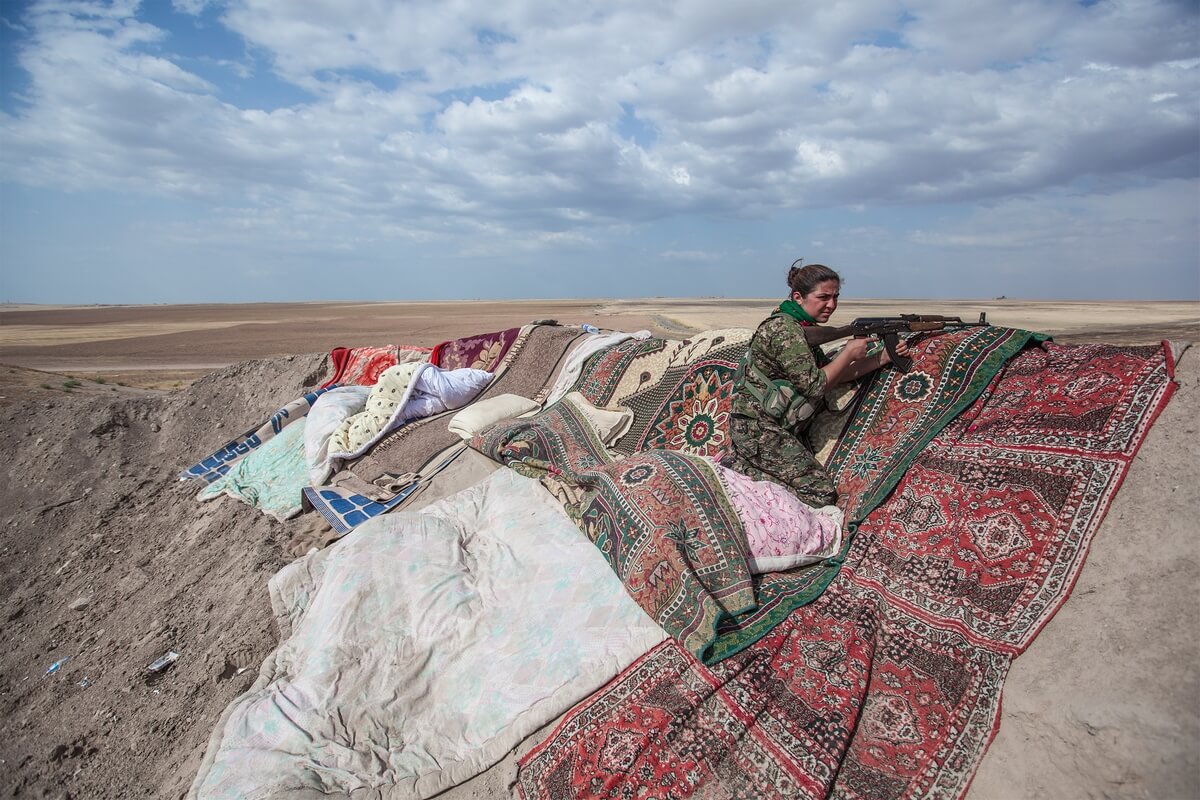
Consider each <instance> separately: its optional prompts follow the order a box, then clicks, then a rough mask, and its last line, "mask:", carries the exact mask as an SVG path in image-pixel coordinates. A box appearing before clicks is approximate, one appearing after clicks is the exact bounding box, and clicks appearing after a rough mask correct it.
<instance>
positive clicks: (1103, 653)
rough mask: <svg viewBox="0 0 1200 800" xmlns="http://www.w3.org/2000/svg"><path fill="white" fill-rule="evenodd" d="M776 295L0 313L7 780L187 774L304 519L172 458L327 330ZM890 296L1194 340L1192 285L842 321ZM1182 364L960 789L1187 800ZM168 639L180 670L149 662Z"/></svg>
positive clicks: (1196, 664)
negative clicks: (204, 484)
mask: <svg viewBox="0 0 1200 800" xmlns="http://www.w3.org/2000/svg"><path fill="white" fill-rule="evenodd" d="M772 305H773V301H771V300H742V299H738V300H728V299H719V298H697V299H684V300H675V299H663V298H651V299H645V300H545V301H540V300H539V301H506V302H484V301H478V302H466V303H392V302H383V303H357V302H336V303H334V302H327V303H278V304H237V305H189V306H168V305H156V306H74V307H68V306H57V307H50V306H3V307H0V420H3V426H2V427H0V453H2V454H3V468H2V469H0V618H2V619H3V620H4V623H3V629H2V630H3V634H2V635H3V647H2V648H0V792H3V794H4V796H10V797H57V798H68V797H69V798H92V797H114V798H117V797H180V796H182V795H183V794H184V793H185V792H186V790H187V788H188V786H189V785H190V783H191V780H192V778H193V777H194V775H195V772H196V770H197V768H198V766H199V763H200V759H201V757H202V755H203V752H204V748H205V746H206V744H207V741H208V738H209V735H210V734H211V732H212V729H213V727H214V726H215V724H216V722H217V719H218V717H219V715H220V713H221V711H222V709H223V708H224V707H225V706H226V705H227V704H228V703H229V701H230V700H232V699H233V698H234V697H236V696H237V695H238V694H240V693H241V692H243V691H245V689H246V688H247V687H248V686H249V685H250V683H251V682H252V680H253V676H254V674H255V672H256V669H257V666H258V664H259V663H260V662H261V661H262V659H263V658H264V657H265V656H266V654H267V653H268V652H269V651H270V650H272V649H273V648H274V647H275V646H276V644H277V643H278V634H277V631H276V628H275V625H274V621H273V620H272V618H271V611H270V606H269V603H268V600H267V589H266V583H267V579H268V578H269V577H270V576H271V575H272V574H273V573H274V572H275V571H277V570H278V569H279V568H280V567H282V566H283V565H284V564H285V563H286V562H287V561H288V560H290V559H291V558H292V556H291V555H289V548H288V543H289V540H290V539H291V537H292V536H293V533H294V531H293V530H292V529H291V528H289V523H279V522H277V521H275V520H273V519H270V518H268V517H265V516H263V515H260V514H258V513H257V512H255V511H254V510H252V509H250V508H248V507H246V506H243V505H240V504H238V503H236V502H235V501H233V500H231V499H229V498H224V499H222V500H219V501H216V502H213V503H207V504H203V505H201V504H199V503H196V502H195V501H194V499H193V498H194V495H195V494H196V492H197V491H198V489H197V487H195V486H192V485H190V484H180V483H179V482H178V481H177V480H176V474H177V472H178V470H179V469H180V468H182V467H185V466H187V464H189V463H191V462H193V461H195V460H196V459H198V458H200V457H203V456H204V455H207V454H208V453H209V452H211V451H212V450H214V449H215V448H216V447H218V446H220V445H221V444H223V443H224V442H225V441H227V440H228V439H229V438H230V437H231V436H233V435H236V434H237V433H239V432H241V431H243V430H245V429H247V428H249V427H251V426H253V425H256V424H257V423H259V422H261V420H262V419H263V418H264V417H265V416H266V415H267V414H269V413H270V412H271V411H273V410H274V409H275V408H277V407H279V406H280V405H282V404H283V403H285V402H287V401H289V400H291V399H292V398H294V397H296V396H298V395H299V394H302V393H303V391H304V390H305V389H306V388H311V387H312V386H314V385H316V384H319V383H320V382H322V381H323V379H324V375H325V373H326V370H327V367H328V359H327V354H328V352H329V350H330V349H332V348H333V347H337V346H345V347H355V346H363V345H381V344H393V343H401V344H411V345H421V346H427V347H431V346H433V345H435V344H437V343H438V342H441V341H444V340H447V339H451V338H456V337H460V336H465V335H470V334H473V333H479V332H485V331H494V330H500V329H503V328H508V327H513V326H516V325H521V324H525V323H527V322H530V321H532V320H535V319H557V320H559V321H561V322H564V323H571V324H579V323H591V324H593V325H596V326H597V327H601V328H611V329H621V330H631V331H632V330H638V329H642V328H646V329H649V330H651V331H652V332H653V333H655V334H658V335H665V336H670V337H675V338H685V337H686V336H687V335H688V334H689V333H692V332H695V331H699V330H704V329H712V328H726V327H753V326H754V325H756V324H757V322H758V321H760V320H761V319H762V318H763V317H764V316H765V315H766V314H767V313H769V311H770V309H771V307H772ZM894 313H925V314H946V315H950V316H961V317H962V318H963V319H965V320H974V319H977V318H978V316H979V314H980V313H985V314H986V315H987V319H988V321H989V322H991V323H993V324H997V325H1004V326H1009V327H1017V328H1025V329H1029V330H1036V331H1039V332H1042V333H1047V334H1050V335H1052V336H1053V337H1054V338H1055V340H1056V341H1058V342H1060V343H1082V342H1106V343H1110V344H1122V345H1125V344H1150V343H1155V342H1159V341H1162V340H1164V339H1166V340H1171V341H1172V342H1175V343H1184V342H1200V303H1195V302H1129V303H1120V304H1116V303H1092V302H1050V301H1044V302H1043V301H1017V300H988V301H977V300H963V301H953V302H951V301H944V300H938V301H932V300H931V301H919V300H855V299H849V300H845V301H844V302H843V304H842V307H841V309H840V310H839V312H838V314H837V316H836V317H835V318H834V320H833V322H834V323H845V322H848V321H850V320H852V319H854V318H855V317H859V316H879V315H885V314H894ZM1176 379H1177V381H1178V383H1179V390H1178V391H1177V392H1176V394H1175V396H1174V398H1173V399H1172V400H1171V402H1170V404H1169V405H1168V407H1167V408H1166V410H1165V411H1164V413H1163V414H1162V416H1161V417H1160V418H1159V419H1158V421H1157V422H1156V423H1155V425H1154V427H1153V428H1152V429H1151V431H1150V433H1149V436H1148V438H1147V440H1146V442H1145V444H1144V445H1143V447H1142V449H1141V451H1140V452H1139V454H1138V455H1137V457H1136V458H1135V460H1134V463H1133V465H1132V468H1131V469H1130V472H1129V475H1128V477H1127V479H1126V481H1125V483H1124V485H1123V486H1122V488H1121V490H1120V491H1119V492H1118V494H1117V497H1116V500H1115V502H1114V503H1113V505H1112V507H1111V509H1110V511H1109V513H1108V516H1107V518H1106V520H1105V522H1104V524H1103V525H1102V526H1101V528H1100V530H1099V531H1098V533H1097V534H1096V537H1095V539H1094V540H1093V542H1092V546H1091V551H1090V554H1089V556H1088V559H1087V562H1086V564H1085V566H1084V569H1083V571H1082V573H1081V575H1080V577H1079V579H1078V582H1077V583H1076V586H1075V588H1074V591H1073V592H1072V595H1071V597H1070V598H1069V600H1068V601H1067V603H1066V604H1065V605H1064V606H1063V608H1062V609H1061V610H1060V611H1059V612H1058V614H1057V615H1056V616H1055V617H1054V618H1053V619H1052V620H1051V622H1050V623H1049V624H1048V625H1047V626H1046V628H1045V629H1044V630H1043V631H1042V632H1041V634H1040V635H1039V636H1038V638H1037V639H1036V640H1035V641H1034V643H1033V645H1032V646H1031V648H1030V649H1029V650H1028V651H1027V652H1026V653H1024V654H1023V655H1021V656H1020V657H1019V658H1018V659H1017V660H1016V661H1015V662H1014V665H1013V667H1012V670H1011V672H1010V674H1009V676H1008V679H1007V682H1006V684H1005V688H1004V699H1003V706H1002V709H1001V712H1000V728H999V733H998V735H997V736H996V739H995V740H994V741H993V742H992V744H991V746H990V748H989V750H988V752H987V754H986V755H985V757H984V759H983V761H982V764H981V766H980V769H979V771H978V773H977V775H976V778H975V781H974V783H973V784H972V786H971V788H970V790H969V792H968V794H967V797H968V798H971V800H1006V799H1007V798H1040V797H1047V798H1080V799H1081V800H1082V798H1189V797H1197V796H1200V637H1198V636H1197V634H1196V619H1197V618H1200V592H1198V591H1197V589H1196V587H1197V585H1200V537H1198V536H1197V531H1198V530H1200V527H1198V526H1197V522H1196V520H1197V519H1200V501H1198V500H1197V496H1198V491H1197V490H1198V489H1200V435H1198V432H1197V428H1198V426H1200V353H1198V352H1194V351H1185V352H1184V353H1183V355H1182V357H1181V358H1180V359H1179V362H1178V365H1177V374H1176ZM291 522H292V523H296V522H297V521H296V520H293V521H291ZM168 650H174V651H177V652H179V653H180V659H179V661H178V662H177V664H175V665H174V666H173V668H172V669H170V670H169V671H167V672H166V673H164V674H163V675H162V676H161V678H157V679H148V678H147V676H146V665H147V664H148V663H150V662H151V661H152V660H154V659H155V658H156V657H158V656H160V655H162V654H163V653H164V652H166V651H168ZM55 665H57V666H55ZM548 732H549V731H548V729H544V730H543V731H541V732H539V733H538V734H536V735H535V736H533V737H530V739H529V740H527V741H526V742H525V743H524V744H522V745H521V746H520V747H519V748H517V750H516V751H515V752H514V753H510V754H509V755H508V756H507V757H506V758H505V759H504V760H503V761H502V762H501V763H500V764H498V765H497V766H496V767H494V768H493V769H491V770H489V771H488V772H486V773H484V774H482V775H480V776H478V777H476V778H475V779H473V780H471V781H469V782H467V783H465V784H463V785H461V786H459V787H455V788H454V789H451V790H449V791H448V792H446V793H445V794H444V797H447V798H491V797H505V796H508V793H507V783H508V780H509V779H510V778H511V776H512V773H513V770H514V769H515V758H516V756H517V755H519V754H520V753H521V752H523V751H524V750H526V749H528V748H529V747H531V746H532V745H533V744H535V743H536V742H537V741H539V740H540V739H541V738H544V736H545V735H546V734H547V733H548Z"/></svg>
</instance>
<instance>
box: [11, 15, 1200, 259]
mask: <svg viewBox="0 0 1200 800" xmlns="http://www.w3.org/2000/svg"><path fill="white" fill-rule="evenodd" d="M173 6H174V8H176V9H177V10H178V11H180V12H183V13H185V14H191V15H198V14H200V13H202V12H205V11H206V10H214V9H215V10H216V12H217V17H218V19H219V20H220V21H221V24H223V25H225V26H226V27H227V28H228V31H231V32H233V33H235V34H237V35H239V36H241V37H243V39H244V41H245V43H246V46H247V48H248V49H249V50H251V51H253V52H254V53H255V54H256V55H257V56H258V61H259V63H260V64H263V65H269V67H270V68H272V69H274V70H275V77H276V78H277V79H278V80H281V81H284V82H290V83H291V84H294V85H295V86H297V87H301V88H303V89H304V90H306V91H307V92H309V93H310V95H311V99H309V100H306V101H304V102H297V103H294V104H291V105H289V106H286V107H283V108H277V109H275V110H269V109H271V108H273V106H271V105H269V104H266V103H262V104H258V105H259V107H255V105H256V104H255V103H254V102H253V101H251V100H241V101H239V103H240V105H239V104H235V103H234V102H232V101H231V100H229V99H228V98H229V97H232V96H239V97H241V96H249V95H237V94H236V93H233V92H230V91H227V90H228V89H229V87H230V86H231V85H234V84H233V83H226V82H236V81H239V80H240V81H251V80H252V79H253V78H254V76H253V75H251V74H250V71H249V70H248V69H246V68H245V66H244V65H243V66H242V67H240V68H239V69H237V70H234V71H231V72H229V73H225V74H222V75H221V77H217V76H216V75H214V74H209V73H205V75H204V76H202V75H200V74H198V73H197V72H196V71H194V70H193V71H190V70H189V69H188V65H189V64H199V63H200V61H201V60H199V59H193V60H190V61H189V60H186V59H183V58H180V57H178V56H177V55H176V53H177V52H178V43H179V40H178V36H179V35H180V34H178V33H171V32H168V31H164V30H160V29H158V28H156V27H154V26H152V25H149V24H147V23H145V22H143V21H140V20H139V19H138V17H137V12H138V5H137V3H135V2H132V0H129V1H127V2H117V3H113V4H99V3H91V2H72V0H54V1H53V2H41V3H36V4H35V5H33V6H31V7H30V9H29V10H28V11H27V12H26V13H25V14H24V15H23V16H22V17H21V18H20V19H19V20H11V24H13V25H21V26H23V27H25V28H26V29H28V31H29V34H28V35H27V36H26V37H25V38H24V39H22V40H21V44H20V50H19V60H20V64H21V67H22V68H23V69H24V70H25V71H26V72H27V73H28V75H29V84H28V87H27V88H25V89H23V90H22V96H21V101H22V102H20V103H19V104H17V105H16V106H15V107H14V110H13V111H11V112H9V113H4V112H0V179H7V180H9V181H15V182H19V183H22V184H26V185H33V186H45V187H52V188H65V189H69V190H77V189H88V188H105V189H117V190H133V191H137V192H141V193H145V194H149V195H156V194H158V195H167V196H188V197H199V198H205V199H206V200H207V202H209V203H211V205H212V206H214V207H216V208H231V207H236V208H238V209H241V211H240V212H239V213H241V214H242V215H243V217H244V219H245V222H246V228H245V230H246V231H259V232H261V231H263V230H266V229H269V230H273V231H278V232H280V233H279V236H280V237H290V236H295V237H297V238H296V239H294V240H293V241H312V240H313V239H316V238H321V237H326V238H328V239H329V240H330V241H333V240H337V241H342V237H341V236H339V235H338V234H337V233H336V231H335V228H336V227H337V226H338V225H342V226H345V228H346V231H347V232H346V233H345V234H344V236H345V241H346V242H348V244H347V246H353V243H354V242H356V241H361V240H362V239H363V238H370V239H372V240H375V239H378V238H388V237H395V238H396V239H399V240H404V241H417V240H420V241H447V240H452V239H453V237H454V236H455V235H456V233H458V234H462V235H470V236H472V237H477V241H479V240H492V239H494V240H495V241H497V242H499V241H502V240H503V239H504V238H505V237H511V236H513V235H514V234H520V235H521V236H520V238H521V240H522V241H523V242H530V243H536V246H538V247H543V246H554V245H555V244H560V245H561V244H564V243H567V244H570V245H571V246H575V245H581V246H588V245H590V243H592V242H594V241H595V238H596V237H599V236H602V235H603V234H602V230H603V229H605V228H611V227H612V226H631V225H632V226H636V225H639V224H643V223H646V222H648V221H653V220H658V219H663V218H666V217H672V216H678V215H687V214H703V215H707V216H708V217H710V218H713V217H715V218H732V217H744V216H758V217H767V216H770V215H772V214H776V213H779V212H781V211H785V210H787V209H796V208H822V207H853V206H859V207H871V208H879V207H881V206H886V205H888V204H895V205H898V206H899V205H911V204H922V203H928V204H946V203H953V202H990V201H995V202H1000V201H1003V200H1004V199H1005V198H1020V197H1026V196H1030V195H1037V194H1038V193H1043V192H1046V191H1049V190H1054V191H1055V192H1057V193H1056V194H1052V195H1048V196H1051V197H1054V198H1056V201H1057V198H1060V197H1061V196H1062V194H1061V192H1062V191H1063V190H1065V189H1067V188H1068V187H1073V186H1078V185H1080V184H1081V183H1088V182H1096V181H1098V182H1103V183H1105V184H1106V185H1110V186H1113V187H1121V186H1125V187H1129V186H1139V185H1146V184H1152V183H1154V182H1155V181H1160V180H1164V179H1171V178H1178V177H1180V176H1192V175H1195V173H1196V170H1197V142H1196V131H1197V129H1198V125H1200V113H1198V109H1200V102H1198V100H1200V91H1198V88H1200V81H1198V80H1197V77H1198V73H1200V66H1198V65H1200V61H1198V60H1197V57H1198V56H1200V50H1198V47H1197V39H1198V37H1197V33H1198V31H1200V25H1198V22H1197V17H1196V15H1195V14H1194V13H1192V12H1191V11H1190V10H1189V9H1188V8H1187V7H1186V5H1185V4H1178V3H1172V2H1169V0H1165V1H1164V2H1150V0H1106V2H1101V3H1099V4H1096V5H1094V6H1092V7H1088V8H1084V7H1082V6H1077V5H1074V4H1064V3H1059V2H1050V0H1021V1H1020V2H1016V3H991V4H982V5H981V4H963V3H960V2H951V1H950V0H911V2H899V1H898V0H871V1H870V2H861V3H854V4H825V6H824V7H820V8H816V7H813V6H812V5H811V4H805V3H796V2H793V0H758V1H757V2H747V3H738V4H719V3H712V2H708V1H707V0H686V1H684V2H676V3H665V2H659V3H645V2H632V1H630V2H606V3H593V4H584V5H580V4H564V3H557V2H549V0H521V2H512V1H511V0H497V1H496V2H492V3H486V4H484V3H475V2H470V0H451V1H450V2H433V0H418V1H416V2H409V3H403V4H389V3H377V2H374V1H373V0H353V1H352V2H351V1H350V0H339V1H338V2H334V0H326V1H325V2H306V3H295V2H290V0H231V2H229V3H217V2H210V1H209V0H173ZM210 7H211V8H210ZM205 24H210V23H205ZM211 63H213V64H217V63H221V64H227V65H234V64H236V62H233V61H229V60H228V59H218V58H213V59H212V60H211ZM631 114H632V115H634V116H636V119H637V120H638V123H639V125H642V126H644V127H645V129H646V130H652V131H653V136H652V137H643V138H639V137H636V136H631V135H630V134H629V133H628V132H627V131H625V130H623V128H622V125H623V124H625V121H626V118H627V117H628V116H629V115H631ZM637 142H641V144H638V143H637ZM247 209H248V210H249V211H247ZM1190 211H1191V212H1192V213H1193V215H1194V213H1195V211H1196V209H1195V205H1194V203H1193V204H1192V206H1191V207H1190ZM251 212H253V213H251ZM1097 213H1099V212H1098V211H1097ZM215 217H216V218H218V219H222V218H223V212H216V213H215ZM289 220H290V221H289ZM297 220H302V221H303V222H302V223H297V222H295V221H297ZM613 229H615V228H613ZM350 231H353V232H350ZM1042 231H1043V232H1042V233H1041V234H1039V235H1038V237H1037V238H1039V239H1040V240H1042V241H1048V238H1049V236H1050V233H1049V231H1050V229H1042ZM246 235H250V233H247V234H246ZM924 235H926V236H929V237H932V238H928V239H926V240H924V245H925V246H948V245H949V244H951V243H953V242H955V241H958V242H960V243H964V244H965V243H968V242H970V243H973V245H974V246H979V247H985V248H987V247H993V246H996V245H998V244H999V243H1001V242H1003V241H1004V239H1005V237H1006V236H1012V235H1014V234H1012V233H1007V234H1006V233H1005V232H1004V231H1002V230H977V229H974V228H972V229H969V230H958V231H953V230H942V231H937V232H929V233H927V234H924ZM956 237H957V238H956ZM822 240H823V241H829V240H830V238H829V237H828V236H823V237H822Z"/></svg>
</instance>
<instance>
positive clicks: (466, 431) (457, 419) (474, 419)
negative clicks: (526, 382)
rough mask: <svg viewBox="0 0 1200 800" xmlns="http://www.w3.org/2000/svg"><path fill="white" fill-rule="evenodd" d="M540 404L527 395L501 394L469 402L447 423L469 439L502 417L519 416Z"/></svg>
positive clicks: (536, 408) (535, 409) (454, 431)
mask: <svg viewBox="0 0 1200 800" xmlns="http://www.w3.org/2000/svg"><path fill="white" fill-rule="evenodd" d="M541 407H542V406H541V404H540V403H538V402H537V401H535V400H530V399H529V398H528V397H521V396H520V395H518V394H501V395H497V396H496V397H489V398H488V399H486V400H480V401H479V402H476V403H471V404H470V405H469V406H467V407H466V408H464V409H463V410H462V411H459V412H458V413H457V414H455V415H454V416H453V417H451V418H450V423H449V425H448V427H449V429H450V431H451V432H452V433H456V434H458V435H459V436H461V437H462V438H463V439H470V438H471V437H472V436H474V435H475V434H477V433H479V432H480V431H482V430H484V429H485V428H488V427H490V426H492V425H495V424H496V423H497V422H499V421H500V420H502V419H509V418H511V417H520V416H523V415H525V414H528V413H529V412H531V411H537V410H539V409H540V408H541Z"/></svg>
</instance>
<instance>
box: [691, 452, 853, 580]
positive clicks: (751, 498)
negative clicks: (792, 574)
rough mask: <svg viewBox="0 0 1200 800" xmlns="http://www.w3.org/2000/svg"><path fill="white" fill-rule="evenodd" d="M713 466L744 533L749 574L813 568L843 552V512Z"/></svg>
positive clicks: (781, 488) (764, 482) (774, 485)
mask: <svg viewBox="0 0 1200 800" xmlns="http://www.w3.org/2000/svg"><path fill="white" fill-rule="evenodd" d="M713 466H714V467H715V468H716V470H717V475H718V476H720V478H721V484H722V485H723V486H724V487H725V492H726V494H728V495H729V500H730V503H732V505H733V508H734V510H735V511H736V512H737V515H738V518H739V519H740V520H741V522H742V527H744V528H745V529H746V543H747V544H748V545H749V550H750V558H749V563H750V569H751V571H753V572H756V573H762V572H778V571H780V570H785V569H792V568H793V567H799V566H803V565H805V564H813V563H816V562H817V561H820V560H822V559H825V558H829V557H830V556H832V555H835V554H836V553H837V552H838V550H839V549H840V548H841V544H842V522H843V520H844V515H843V514H842V511H841V509H839V508H837V507H836V506H825V507H823V508H813V507H812V506H809V505H807V504H805V503H804V502H803V501H801V500H800V499H799V498H798V497H796V496H795V495H794V494H792V493H791V492H789V491H788V490H787V489H785V488H783V487H782V486H780V485H779V484H777V483H772V482H771V481H756V480H754V479H753V478H748V477H746V476H745V475H742V474H741V473H740V472H734V471H733V470H731V469H729V468H728V467H723V466H721V465H720V464H719V463H717V462H715V461H714V462H713Z"/></svg>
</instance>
